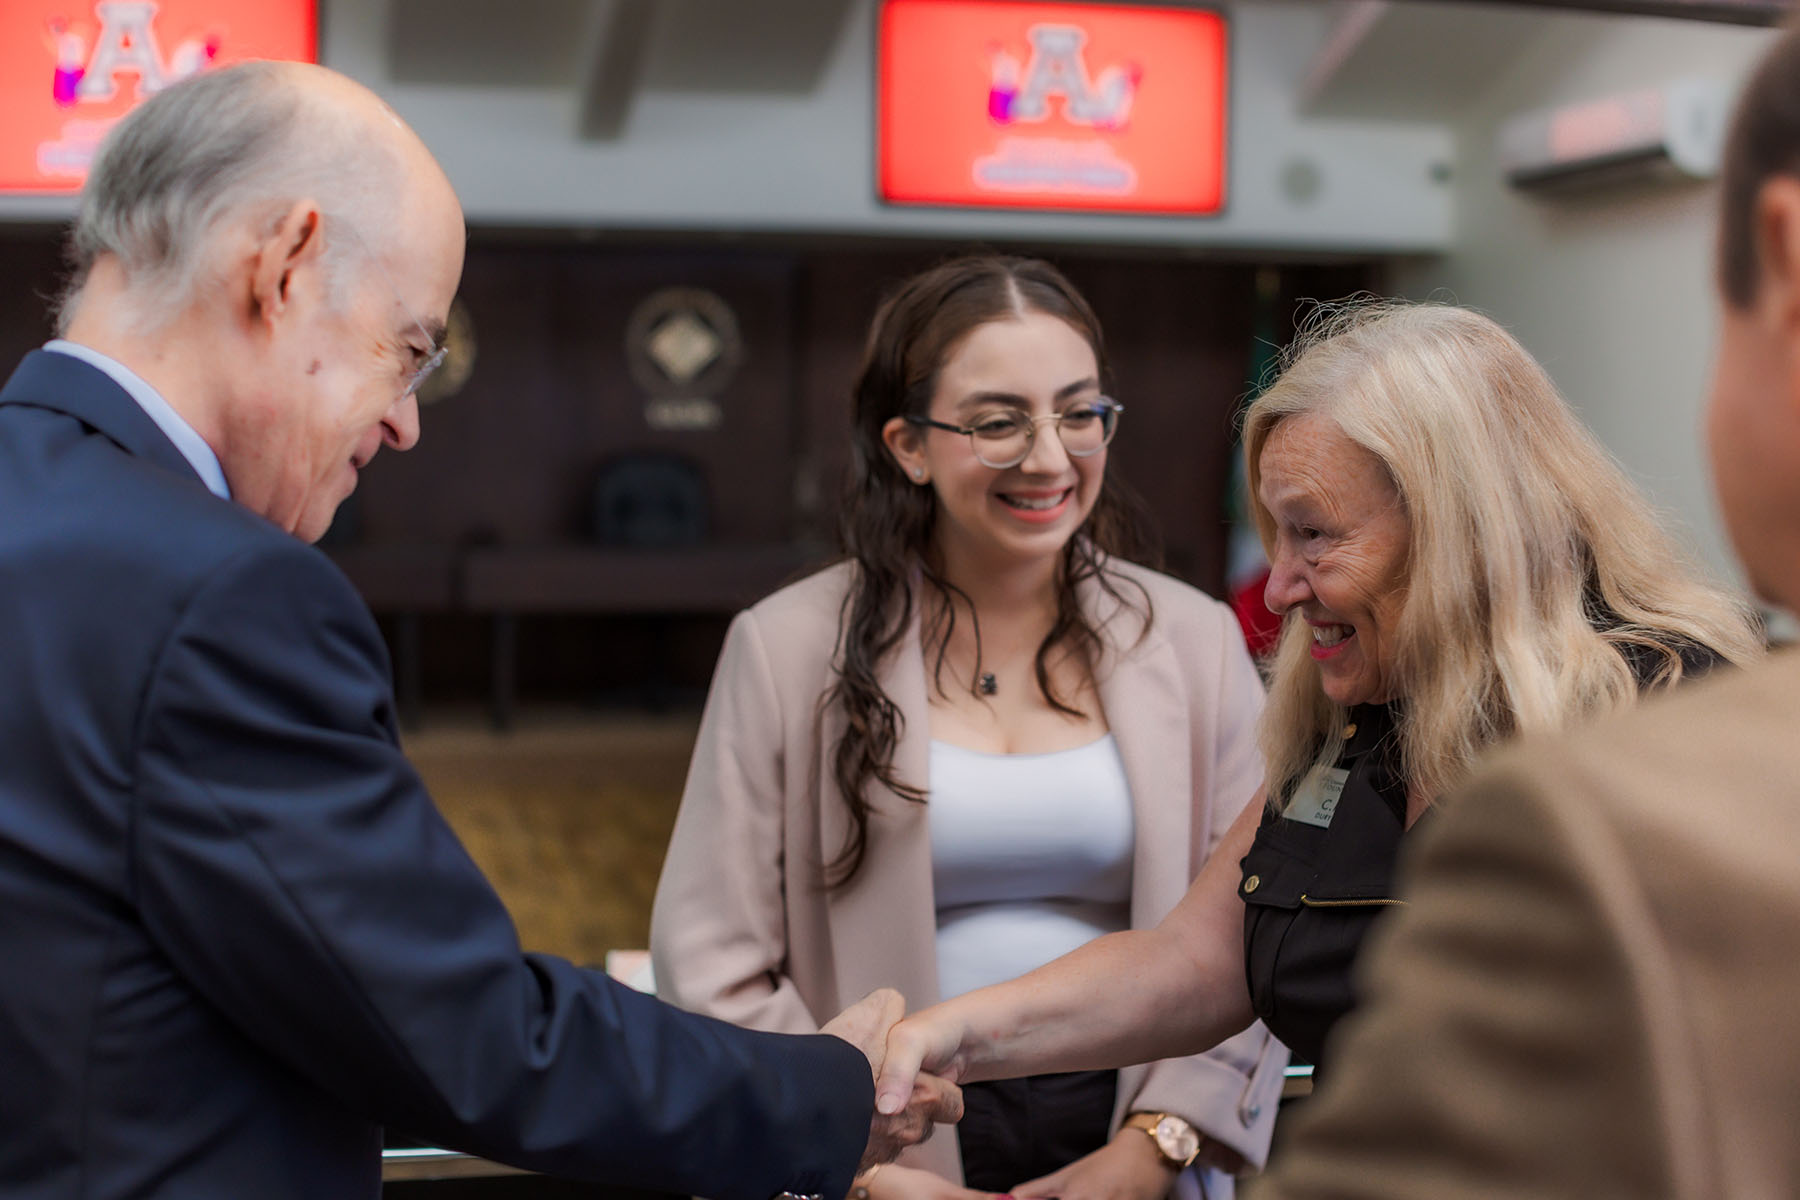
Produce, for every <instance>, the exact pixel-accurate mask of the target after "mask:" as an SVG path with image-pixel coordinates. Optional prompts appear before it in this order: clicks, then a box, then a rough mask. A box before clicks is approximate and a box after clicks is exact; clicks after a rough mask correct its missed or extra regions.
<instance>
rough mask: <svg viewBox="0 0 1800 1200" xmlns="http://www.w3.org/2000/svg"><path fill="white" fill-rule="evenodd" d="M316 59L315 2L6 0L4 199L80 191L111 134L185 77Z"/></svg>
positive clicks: (0, 151) (1, 24) (1, 57)
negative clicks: (262, 62) (257, 63)
mask: <svg viewBox="0 0 1800 1200" xmlns="http://www.w3.org/2000/svg"><path fill="white" fill-rule="evenodd" d="M317 57H318V14H317V12H316V11H315V7H314V0H6V3H5V5H4V7H0V191H4V192H73V191H77V190H79V189H80V187H81V184H82V181H83V180H85V179H86V178H87V170H88V164H89V163H90V162H92V161H93V157H94V151H95V149H96V148H97V147H98V146H99V144H100V139H101V138H103V137H105V136H106V132H107V130H109V129H111V128H112V127H113V125H114V124H115V123H117V121H118V120H119V118H120V117H122V116H124V115H125V114H126V113H127V112H130V111H131V109H132V108H133V107H134V106H135V105H136V104H137V103H138V102H139V101H141V100H142V99H143V98H144V97H146V96H148V95H151V94H152V93H154V92H156V91H158V90H160V89H161V88H164V87H167V86H168V85H169V84H171V83H174V82H175V81H177V80H179V79H185V78H187V77H188V76H189V75H192V74H195V73H196V72H199V71H205V70H209V69H210V68H213V67H219V66H225V65H226V64H228V63H234V62H239V61H242V60H243V59H247V58H279V59H298V60H304V61H307V62H311V61H314V60H316V59H317Z"/></svg>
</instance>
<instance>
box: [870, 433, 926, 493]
mask: <svg viewBox="0 0 1800 1200" xmlns="http://www.w3.org/2000/svg"><path fill="white" fill-rule="evenodd" d="M881 441H882V444H883V445H885V446H886V447H887V450H888V453H889V454H891V455H893V456H894V461H895V462H896V463H899V464H900V473H901V474H902V475H905V476H906V477H907V478H908V479H910V480H912V481H913V482H914V483H926V482H928V481H929V480H930V479H931V474H930V471H929V470H928V469H927V468H926V466H925V445H924V439H922V438H921V437H920V436H919V427H918V426H917V425H914V424H913V423H912V422H911V421H908V420H907V419H906V418H905V417H895V418H893V419H892V420H890V421H889V422H888V423H887V424H886V425H883V426H882V427H881Z"/></svg>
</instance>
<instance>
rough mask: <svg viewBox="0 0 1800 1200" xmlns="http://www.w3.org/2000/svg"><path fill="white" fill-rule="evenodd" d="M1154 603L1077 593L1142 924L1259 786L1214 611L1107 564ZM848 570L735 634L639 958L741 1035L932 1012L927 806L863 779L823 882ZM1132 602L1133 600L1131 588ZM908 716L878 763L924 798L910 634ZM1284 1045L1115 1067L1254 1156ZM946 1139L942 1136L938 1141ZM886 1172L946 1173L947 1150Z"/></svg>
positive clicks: (1255, 701)
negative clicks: (1095, 637)
mask: <svg viewBox="0 0 1800 1200" xmlns="http://www.w3.org/2000/svg"><path fill="white" fill-rule="evenodd" d="M1115 570H1117V571H1118V573H1119V574H1120V575H1122V576H1124V577H1125V578H1127V579H1129V580H1134V581H1136V582H1137V583H1139V584H1142V585H1143V587H1144V589H1145V590H1146V592H1147V593H1148V594H1149V597H1150V600H1151V603H1152V605H1153V611H1154V620H1153V622H1152V625H1151V628H1150V632H1149V634H1148V636H1146V637H1145V638H1144V639H1143V640H1142V641H1141V642H1140V641H1139V640H1138V637H1139V632H1140V630H1141V629H1142V620H1141V618H1139V617H1138V616H1137V615H1136V614H1135V613H1133V612H1131V611H1130V610H1128V609H1122V608H1120V607H1119V605H1118V603H1117V602H1116V601H1114V600H1112V599H1111V598H1110V597H1108V596H1107V595H1106V594H1105V593H1104V592H1103V591H1102V590H1101V589H1100V588H1099V587H1098V586H1096V585H1093V584H1089V585H1088V587H1087V589H1086V591H1085V592H1084V594H1083V596H1082V602H1083V603H1084V604H1085V605H1086V606H1087V608H1088V613H1089V615H1090V617H1093V618H1096V619H1097V622H1098V623H1099V627H1100V628H1101V629H1102V630H1103V631H1104V635H1105V640H1106V643H1107V645H1106V648H1105V651H1104V653H1103V656H1102V659H1101V662H1100V663H1099V670H1098V672H1097V683H1098V686H1099V693H1100V702H1101V704H1102V706H1103V707H1104V709H1105V713H1106V718H1107V723H1108V724H1109V725H1110V726H1111V728H1112V732H1113V736H1114V739H1115V740H1116V741H1117V743H1118V748H1119V754H1120V757H1121V758H1122V759H1123V760H1124V764H1125V774H1126V778H1127V780H1128V781H1129V783H1130V785H1131V794H1132V805H1133V809H1134V811H1135V814H1136V821H1137V837H1136V849H1135V851H1134V859H1133V864H1132V869H1133V874H1132V896H1131V920H1132V924H1133V925H1134V926H1136V927H1144V926H1148V925H1153V924H1155V923H1156V922H1157V921H1158V920H1160V919H1161V918H1162V917H1163V915H1164V914H1165V913H1167V912H1168V911H1169V909H1171V908H1173V907H1174V905H1175V903H1176V901H1178V900H1179V899H1180V898H1181V896H1182V895H1183V893H1184V892H1185V891H1186V890H1187V886H1188V882H1189V880H1191V879H1192V878H1193V877H1194V875H1195V874H1196V873H1197V872H1198V871H1199V868H1200V864H1201V863H1202V862H1203V861H1204V860H1205V859H1206V857H1207V855H1208V854H1209V853H1210V852H1211V850H1212V849H1213V847H1214V846H1215V845H1217V843H1218V841H1219V839H1220V837H1222V836H1223V834H1224V832H1225V830H1226V828H1227V827H1229V826H1230V824H1231V821H1232V819H1233V818H1234V817H1236V816H1237V814H1238V812H1239V811H1240V810H1241V809H1242V808H1243V806H1244V805H1245V804H1246V803H1248V802H1249V801H1250V800H1251V798H1252V796H1253V795H1254V793H1255V792H1256V789H1257V787H1258V786H1259V784H1260V782H1261V779H1262V760H1261V756H1260V754H1259V752H1258V749H1257V743H1256V734H1255V727H1256V720H1257V716H1258V714H1259V713H1260V711H1261V708H1262V685H1261V682H1260V681H1259V680H1258V678H1257V675H1256V670H1255V668H1254V666H1253V665H1252V664H1251V661H1250V658H1249V655H1248V653H1247V652H1246V651H1245V649H1244V642H1243V637H1242V635H1241V634H1240V633H1239V631H1238V627H1237V623H1236V621H1235V619H1234V618H1233V616H1232V614H1231V611H1230V610H1229V609H1227V608H1226V607H1225V606H1224V605H1222V604H1220V603H1218V602H1217V601H1215V600H1213V599H1211V598H1209V597H1207V596H1206V595H1204V594H1202V593H1201V592H1199V591H1196V590H1195V589H1193V588H1191V587H1189V586H1187V585H1186V584H1183V583H1180V582H1178V581H1176V580H1174V579H1171V578H1169V577H1168V576H1166V575H1160V574H1157V573H1155V572H1153V571H1149V570H1146V569H1143V568H1140V567H1136V566H1131V565H1129V564H1121V565H1117V566H1116V567H1115ZM850 572H851V567H850V566H849V565H848V564H840V565H838V566H834V567H831V568H828V569H826V570H824V571H821V572H819V573H818V574H816V575H813V576H810V577H809V578H806V579H803V580H801V581H800V582H798V583H795V584H792V585H790V586H789V587H786V588H783V589H782V590H781V591H779V592H776V593H775V594H774V595H772V596H770V597H768V598H767V599H765V600H763V601H762V602H760V603H758V604H757V605H755V606H754V607H752V608H750V609H748V610H747V611H745V612H742V613H740V614H739V615H738V617H737V619H736V620H735V621H733V623H732V625H731V629H730V632H729V633H728V634H727V636H726V639H725V648H724V651H723V653H722V654H721V656H720V659H719V666H718V670H717V673H716V674H715V676H714V678H713V683H712V691H711V693H710V695H709V696H708V698H707V703H706V711H705V714H704V716H703V717H702V720H701V725H700V734H699V740H698V743H697V745H696V746H695V749H694V759H693V764H692V766H691V767H690V769H689V772H688V779H687V787H686V789H685V791H684V793H683V795H682V801H681V812H680V815H679V816H678V818H677V819H676V822H675V832H674V835H673V837H672V839H671V841H670V845H669V854H668V859H667V861H666V862H665V863H664V866H663V873H662V879H661V882H660V884H659V885H658V888H657V893H656V905H655V910H654V915H653V917H652V920H651V929H650V948H651V953H652V955H653V958H654V965H655V974H656V982H657V990H658V993H659V994H660V995H661V996H662V997H663V998H665V999H667V1000H670V1001H672V1002H674V1003H676V1004H678V1005H681V1006H682V1007H684V1008H688V1009H693V1010H695V1011H698V1012H704V1013H709V1014H711V1015H713V1016H717V1017H722V1018H724V1019H726V1020H729V1021H733V1022H736V1023H738V1024H742V1025H749V1026H753V1027H755V1028H758V1029H769V1030H777V1031H785V1032H795V1033H798V1032H812V1031H814V1030H817V1029H818V1027H819V1025H820V1024H821V1023H822V1022H824V1021H826V1020H829V1019H830V1018H831V1017H832V1016H834V1015H835V1014H836V1013H837V1012H838V1011H839V1010H841V1009H842V1008H844V1007H845V1006H846V1005H848V1004H849V1003H851V1002H852V1001H854V1000H856V999H858V998H860V997H861V996H863V995H865V994H866V993H868V992H869V991H871V990H873V989H874V988H877V987H883V986H887V987H894V988H898V989H899V990H900V992H901V993H902V994H904V995H905V997H906V999H907V1003H908V1005H909V1007H915V1008H916V1007H922V1006H924V1005H927V1004H931V1003H934V1002H936V1001H937V1000H938V998H939V997H938V981H937V948H936V931H937V918H936V905H935V902H934V900H933V896H932V872H931V840H930V834H929V827H928V825H927V821H928V820H929V814H930V806H929V805H928V804H924V805H921V804H914V803H910V802H908V801H906V800H903V799H901V798H900V797H898V796H896V795H894V794H893V793H892V792H890V791H888V790H887V789H886V788H884V787H881V786H880V785H879V784H876V785H872V787H871V791H870V802H871V804H872V805H873V808H874V811H873V813H872V814H871V819H870V822H869V846H868V850H869V852H868V857H867V859H866V861H865V862H864V864H863V868H862V870H861V872H860V873H859V874H858V875H857V876H856V878H855V879H854V880H853V881H852V882H851V883H850V884H849V885H848V886H846V887H841V888H836V889H830V890H827V889H825V888H824V886H823V884H822V877H823V872H822V864H823V863H825V862H828V861H830V860H831V859H832V858H833V857H834V856H835V855H836V854H837V853H838V851H839V850H840V849H841V847H842V846H843V845H844V838H845V833H846V830H847V829H848V827H849V817H848V815H847V814H846V812H845V808H844V804H843V801H842V799H841V797H840V795H839V793H838V791H837V789H836V787H835V785H834V784H833V783H832V779H831V767H830V756H831V752H832V748H833V746H834V745H835V744H836V740H837V734H838V731H839V730H840V729H841V727H842V726H841V722H842V717H841V715H840V714H838V713H836V712H829V711H828V712H821V711H820V710H821V707H822V706H821V704H820V698H821V697H822V696H823V695H824V693H825V691H826V690H827V689H828V688H829V687H830V686H831V683H832V681H833V678H834V677H833V674H832V660H833V657H834V655H835V639H836V630H837V628H838V610H839V605H840V604H841V602H842V600H843V598H844V594H845V589H846V587H847V586H848V583H849V580H850ZM1129 593H1130V590H1129V588H1128V589H1127V594H1129ZM881 682H882V686H883V688H884V689H885V690H886V692H887V694H888V695H889V696H890V697H892V698H893V700H894V702H895V704H896V705H898V706H899V709H900V712H901V713H902V715H903V716H904V718H905V724H904V728H903V731H902V734H901V737H900V742H899V745H898V747H897V749H896V751H895V756H894V761H895V766H896V767H897V768H898V771H899V774H900V777H901V778H902V779H904V780H906V781H908V782H912V783H916V784H917V785H919V786H921V787H925V786H928V785H929V782H930V781H929V779H928V778H927V763H928V761H929V760H928V755H929V746H930V737H931V732H930V718H929V715H928V710H927V706H926V674H925V659H924V653H923V651H922V649H921V646H920V641H919V630H918V627H917V623H916V622H915V624H914V627H913V628H912V629H911V630H910V631H909V632H908V633H907V635H906V637H905V639H904V640H903V641H902V642H901V643H900V645H899V646H898V647H897V649H896V651H895V653H893V654H892V655H891V656H890V658H889V659H888V660H887V661H886V662H885V663H884V664H883V667H882V669H881ZM1286 1064H1287V1051H1286V1050H1285V1049H1284V1048H1283V1047H1282V1045H1281V1044H1280V1043H1279V1042H1277V1041H1275V1039H1274V1038H1273V1037H1272V1036H1271V1035H1270V1034H1269V1033H1268V1032H1267V1031H1266V1030H1265V1029H1264V1028H1263V1027H1262V1026H1261V1025H1260V1024H1258V1025H1254V1026H1252V1027H1251V1028H1250V1029H1248V1030H1246V1031H1245V1032H1243V1033H1241V1034H1239V1035H1237V1036H1236V1037H1234V1038H1232V1039H1231V1040H1229V1041H1227V1042H1224V1043H1222V1044H1221V1045H1220V1046H1218V1047H1216V1048H1215V1049H1214V1050H1212V1051H1210V1052H1209V1053H1206V1054H1202V1055H1196V1056H1194V1057H1192V1058H1184V1059H1169V1060H1164V1061H1161V1062H1157V1063H1152V1064H1150V1065H1148V1066H1138V1067H1131V1068H1127V1069H1126V1070H1124V1071H1122V1072H1120V1076H1119V1102H1118V1109H1117V1111H1116V1112H1115V1113H1114V1123H1115V1126H1116V1125H1117V1123H1118V1121H1119V1120H1121V1119H1122V1118H1123V1117H1124V1116H1125V1115H1126V1114H1127V1113H1129V1112H1133V1111H1142V1110H1152V1111H1167V1112H1173V1113H1178V1114H1180V1115H1182V1116H1184V1117H1186V1118H1187V1119H1188V1120H1190V1121H1192V1122H1193V1123H1194V1124H1195V1125H1196V1126H1197V1127H1199V1128H1200V1129H1202V1130H1204V1131H1205V1132H1206V1133H1208V1134H1210V1135H1211V1136H1213V1137H1215V1138H1218V1139H1219V1140H1221V1141H1224V1142H1226V1143H1228V1144H1230V1145H1231V1146H1233V1147H1234V1148H1236V1149H1237V1150H1238V1151H1239V1152H1240V1153H1242V1154H1244V1155H1245V1157H1247V1158H1248V1159H1250V1160H1251V1161H1252V1162H1255V1163H1259V1164H1260V1163H1261V1162H1262V1161H1263V1160H1264V1158H1265V1157H1266V1155H1267V1153H1268V1145H1269V1136H1270V1133H1271V1130H1272V1127H1273V1122H1274V1118H1275V1108H1276V1102H1277V1099H1278V1097H1279V1095H1280V1090H1281V1081H1282V1072H1283V1068H1284V1067H1285V1066H1286ZM946 1132H947V1131H946ZM901 1161H902V1162H904V1163H907V1164H908V1165H911V1166H917V1167H924V1168H927V1169H930V1170H933V1171H936V1172H938V1173H939V1174H941V1175H944V1176H946V1177H948V1178H950V1179H953V1180H958V1181H960V1180H961V1178H962V1165H961V1161H960V1158H959V1156H958V1154H957V1148H956V1139H955V1138H954V1137H952V1136H943V1135H940V1136H938V1137H935V1138H932V1139H931V1140H930V1141H928V1142H926V1143H925V1144H924V1145H922V1146H919V1147H916V1148H914V1149H912V1150H910V1151H908V1152H907V1153H906V1154H905V1155H904V1156H902V1158H901Z"/></svg>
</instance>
